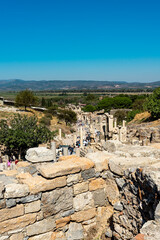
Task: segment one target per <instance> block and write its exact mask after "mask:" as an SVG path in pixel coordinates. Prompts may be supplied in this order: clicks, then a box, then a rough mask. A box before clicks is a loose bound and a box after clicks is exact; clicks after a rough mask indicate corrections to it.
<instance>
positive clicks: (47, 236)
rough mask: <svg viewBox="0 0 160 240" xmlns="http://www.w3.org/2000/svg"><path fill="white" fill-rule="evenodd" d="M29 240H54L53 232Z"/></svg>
mask: <svg viewBox="0 0 160 240" xmlns="http://www.w3.org/2000/svg"><path fill="white" fill-rule="evenodd" d="M28 240H53V239H52V232H48V233H43V234H40V235H38V236H34V237H30V238H29V239H28Z"/></svg>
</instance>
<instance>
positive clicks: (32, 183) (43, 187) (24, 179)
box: [17, 173, 67, 194]
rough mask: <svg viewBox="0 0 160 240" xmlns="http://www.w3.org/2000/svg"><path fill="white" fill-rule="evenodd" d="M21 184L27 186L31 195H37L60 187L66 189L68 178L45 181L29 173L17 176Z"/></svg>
mask: <svg viewBox="0 0 160 240" xmlns="http://www.w3.org/2000/svg"><path fill="white" fill-rule="evenodd" d="M17 178H18V179H19V181H20V182H21V183H24V184H27V185H28V187H29V189H30V193H31V194H37V193H39V192H44V191H48V190H52V189H55V188H58V187H64V186H65V185H66V184H67V183H66V177H65V176H63V177H58V178H55V179H52V180H48V179H45V178H43V177H41V176H35V177H32V176H31V175H30V174H29V173H26V174H19V175H18V176H17Z"/></svg>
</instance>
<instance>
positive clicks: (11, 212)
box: [0, 204, 24, 222]
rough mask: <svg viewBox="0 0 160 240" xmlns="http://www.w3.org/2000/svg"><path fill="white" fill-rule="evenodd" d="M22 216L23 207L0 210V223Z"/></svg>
mask: <svg viewBox="0 0 160 240" xmlns="http://www.w3.org/2000/svg"><path fill="white" fill-rule="evenodd" d="M23 214H24V206H23V205H22V204H21V205H17V206H16V207H13V208H9V209H8V208H5V209H2V210H0V222H2V221H5V220H7V219H11V218H15V217H19V216H22V215H23Z"/></svg>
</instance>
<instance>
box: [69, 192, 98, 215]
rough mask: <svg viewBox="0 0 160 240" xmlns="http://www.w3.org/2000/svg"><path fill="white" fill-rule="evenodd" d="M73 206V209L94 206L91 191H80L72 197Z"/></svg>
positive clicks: (78, 209) (77, 209) (79, 209)
mask: <svg viewBox="0 0 160 240" xmlns="http://www.w3.org/2000/svg"><path fill="white" fill-rule="evenodd" d="M73 207H74V209H75V211H81V210H85V209H89V208H92V207H94V202H93V199H92V193H91V192H85V193H81V194H79V195H76V196H75V197H74V198H73Z"/></svg>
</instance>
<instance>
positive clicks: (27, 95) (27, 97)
mask: <svg viewBox="0 0 160 240" xmlns="http://www.w3.org/2000/svg"><path fill="white" fill-rule="evenodd" d="M36 101H37V98H36V97H35V96H34V94H33V92H32V91H30V90H27V89H26V90H24V91H21V92H19V93H18V94H17V96H16V98H15V104H16V106H24V107H25V111H26V108H27V107H29V106H30V105H31V104H35V103H36Z"/></svg>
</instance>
